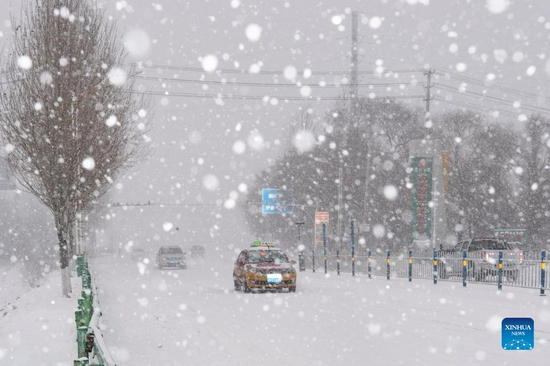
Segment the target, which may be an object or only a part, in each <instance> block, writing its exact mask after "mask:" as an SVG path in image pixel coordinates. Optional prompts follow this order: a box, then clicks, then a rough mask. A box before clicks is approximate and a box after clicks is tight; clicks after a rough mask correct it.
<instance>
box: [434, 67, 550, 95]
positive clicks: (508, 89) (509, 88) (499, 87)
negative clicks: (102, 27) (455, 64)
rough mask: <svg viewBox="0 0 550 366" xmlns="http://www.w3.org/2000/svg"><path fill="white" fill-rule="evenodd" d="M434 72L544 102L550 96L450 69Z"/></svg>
mask: <svg viewBox="0 0 550 366" xmlns="http://www.w3.org/2000/svg"><path fill="white" fill-rule="evenodd" d="M436 74H438V75H440V76H443V77H446V75H449V77H450V78H452V79H454V80H457V81H466V82H469V83H471V84H473V85H476V86H479V87H483V88H487V89H493V90H498V91H500V92H505V93H510V94H514V95H518V96H522V97H527V98H530V99H537V100H538V99H543V100H544V101H545V102H550V98H547V97H544V96H541V95H538V94H536V93H531V92H527V91H524V90H520V89H515V88H511V87H508V86H503V85H499V84H495V83H490V82H487V81H482V80H479V79H474V78H471V77H469V76H464V75H460V74H456V73H453V72H450V71H444V72H439V71H438V72H436Z"/></svg>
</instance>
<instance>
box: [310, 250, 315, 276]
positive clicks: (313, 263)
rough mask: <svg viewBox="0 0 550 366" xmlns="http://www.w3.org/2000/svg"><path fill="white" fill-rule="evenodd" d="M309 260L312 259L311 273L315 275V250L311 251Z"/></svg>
mask: <svg viewBox="0 0 550 366" xmlns="http://www.w3.org/2000/svg"><path fill="white" fill-rule="evenodd" d="M311 258H312V262H311V263H312V264H311V265H312V266H313V273H315V250H312V251H311Z"/></svg>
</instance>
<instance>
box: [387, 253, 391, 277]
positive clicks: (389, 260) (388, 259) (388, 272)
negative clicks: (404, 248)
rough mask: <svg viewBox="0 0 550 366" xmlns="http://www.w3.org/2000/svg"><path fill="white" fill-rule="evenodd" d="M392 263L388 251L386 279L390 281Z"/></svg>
mask: <svg viewBox="0 0 550 366" xmlns="http://www.w3.org/2000/svg"><path fill="white" fill-rule="evenodd" d="M390 263H391V259H390V251H389V250H388V253H387V256H386V278H387V279H388V280H389V279H390Z"/></svg>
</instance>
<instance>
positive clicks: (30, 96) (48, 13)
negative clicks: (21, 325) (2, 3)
mask: <svg viewBox="0 0 550 366" xmlns="http://www.w3.org/2000/svg"><path fill="white" fill-rule="evenodd" d="M12 24H13V43H12V47H11V49H10V50H9V51H8V54H7V56H5V57H4V65H3V69H4V71H5V77H6V79H7V83H6V84H4V85H3V90H2V96H1V99H0V133H1V135H2V138H3V139H4V143H5V146H6V149H7V150H8V152H9V154H8V156H7V161H8V164H9V166H10V168H11V170H12V172H13V173H14V175H15V176H16V178H17V180H18V181H19V182H20V183H21V185H22V186H23V187H24V188H25V189H26V190H28V191H29V192H30V193H32V194H33V195H35V196H36V197H37V198H38V199H39V200H40V201H41V202H42V203H43V204H44V205H45V206H47V207H48V208H49V209H50V210H51V212H52V213H53V216H54V220H55V227H56V229H57V237H58V240H59V264H60V267H61V269H62V278H63V296H65V297H67V296H68V293H69V292H70V281H69V272H68V266H69V260H70V254H69V248H68V243H67V238H68V237H69V231H70V228H71V224H72V223H73V222H74V220H75V219H76V217H77V214H78V213H79V212H81V211H83V210H86V209H89V206H90V205H92V204H93V203H94V202H96V200H97V199H99V198H100V197H101V196H102V195H103V194H104V193H105V192H106V191H107V190H108V189H109V188H110V187H111V186H112V184H113V182H114V181H115V180H116V179H117V177H118V176H119V174H120V173H121V172H122V171H123V170H124V168H127V167H129V166H131V165H133V164H135V163H136V162H138V161H140V160H141V159H142V158H144V157H145V155H146V152H147V148H146V144H145V143H144V138H143V137H144V133H145V132H144V129H145V126H146V119H147V118H148V117H147V116H146V114H147V113H146V109H147V107H148V105H149V103H148V101H147V100H146V99H144V98H143V96H141V97H140V96H139V95H138V94H137V93H136V91H135V89H134V87H133V81H132V80H133V79H132V75H133V70H129V72H126V71H124V70H123V69H122V67H123V63H124V59H125V55H126V54H125V51H124V49H123V47H122V43H121V42H120V41H119V37H118V35H117V31H116V28H115V26H116V24H115V22H112V21H108V20H107V19H106V17H105V15H104V13H103V11H102V10H101V9H99V8H98V6H97V5H93V4H91V3H90V2H89V1H87V0H32V1H29V2H28V3H27V4H26V6H25V7H24V8H23V11H22V19H21V20H20V21H18V20H15V19H14V20H13V21H12Z"/></svg>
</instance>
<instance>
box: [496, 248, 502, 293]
mask: <svg viewBox="0 0 550 366" xmlns="http://www.w3.org/2000/svg"><path fill="white" fill-rule="evenodd" d="M497 288H498V290H499V291H500V290H502V252H498V284H497Z"/></svg>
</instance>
